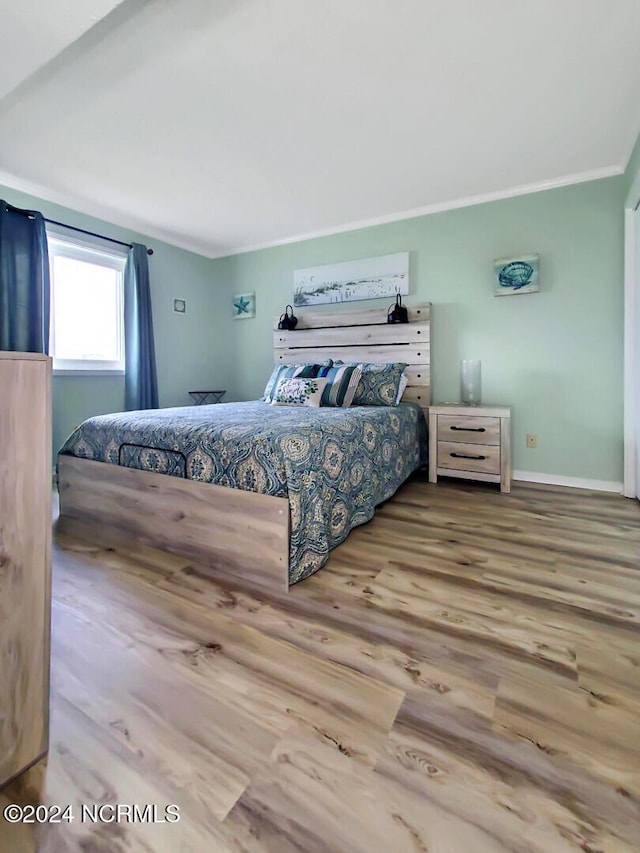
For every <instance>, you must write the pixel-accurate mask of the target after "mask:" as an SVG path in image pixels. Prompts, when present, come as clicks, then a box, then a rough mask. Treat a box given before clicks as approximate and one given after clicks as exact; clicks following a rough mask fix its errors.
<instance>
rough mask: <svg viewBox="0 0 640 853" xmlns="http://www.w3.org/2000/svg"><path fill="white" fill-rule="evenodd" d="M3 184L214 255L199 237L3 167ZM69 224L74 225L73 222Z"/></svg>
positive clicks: (117, 225)
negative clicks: (192, 236) (159, 224)
mask: <svg viewBox="0 0 640 853" xmlns="http://www.w3.org/2000/svg"><path fill="white" fill-rule="evenodd" d="M0 184H2V185H3V186H5V187H7V188H8V189H11V190H15V191H16V192H20V193H25V194H26V195H32V196H36V198H38V199H41V200H42V201H48V202H49V203H50V204H58V205H60V206H61V207H66V208H67V209H68V210H70V211H71V212H72V213H81V214H82V215H84V216H90V217H92V218H93V219H97V220H100V222H101V223H105V224H106V225H112V226H113V227H114V228H117V229H119V230H120V231H131V232H135V233H136V234H138V235H139V236H141V237H143V238H146V237H150V238H151V239H153V240H159V241H160V242H161V243H167V244H168V245H170V246H174V247H175V248H177V249H184V250H185V251H187V252H193V253H194V254H196V255H200V256H202V257H205V258H211V257H213V256H212V255H211V246H210V245H207V244H205V243H201V242H199V241H197V240H189V239H188V238H186V237H184V235H181V234H175V233H173V232H172V231H167V230H164V229H162V228H156V227H154V226H153V225H151V224H149V223H148V222H144V221H143V220H141V219H137V218H136V217H134V216H128V215H126V214H121V213H120V212H119V211H117V210H114V209H113V208H110V207H107V206H106V205H101V204H100V203H99V202H90V201H87V200H86V199H83V198H79V197H77V196H75V195H73V193H66V192H61V191H59V190H53V189H51V188H50V187H46V186H44V185H43V184H39V183H36V182H34V181H28V180H23V179H22V178H19V177H17V176H16V175H12V174H11V173H10V172H5V171H3V170H2V169H0ZM70 224H71V225H73V224H74V223H70Z"/></svg>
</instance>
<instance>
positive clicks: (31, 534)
mask: <svg viewBox="0 0 640 853" xmlns="http://www.w3.org/2000/svg"><path fill="white" fill-rule="evenodd" d="M50 614H51V360H50V359H49V358H48V357H47V356H44V355H36V354H32V353H15V352H0V787H1V786H2V785H3V784H4V783H5V782H7V781H8V780H9V779H11V778H13V777H14V776H17V775H18V774H19V773H21V772H22V771H23V770H25V769H26V768H27V767H28V766H29V765H30V764H33V762H34V761H36V760H37V759H38V758H40V757H41V756H42V755H43V754H44V753H45V752H46V751H47V748H48V729H49V634H50Z"/></svg>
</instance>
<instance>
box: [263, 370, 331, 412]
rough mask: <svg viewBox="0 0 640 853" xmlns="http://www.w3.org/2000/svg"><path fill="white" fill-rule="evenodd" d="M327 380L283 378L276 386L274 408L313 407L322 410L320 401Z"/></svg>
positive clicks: (272, 402) (273, 398) (272, 401)
mask: <svg viewBox="0 0 640 853" xmlns="http://www.w3.org/2000/svg"><path fill="white" fill-rule="evenodd" d="M326 384H327V380H326V379H287V378H286V377H284V378H282V379H281V380H280V381H279V382H278V384H277V385H276V390H275V391H274V392H273V397H272V399H271V405H272V406H311V407H313V408H314V409H319V408H320V400H321V399H322V392H323V391H324V386H325V385H326Z"/></svg>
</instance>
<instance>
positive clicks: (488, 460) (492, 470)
mask: <svg viewBox="0 0 640 853" xmlns="http://www.w3.org/2000/svg"><path fill="white" fill-rule="evenodd" d="M471 420H476V419H475V418H472V419H471ZM478 420H480V419H478ZM438 432H440V430H439V429H438ZM438 468H452V469H453V470H456V471H476V472H478V473H481V474H499V473H500V446H499V445H497V444H491V445H489V444H486V445H485V444H468V443H463V442H461V441H439V442H438Z"/></svg>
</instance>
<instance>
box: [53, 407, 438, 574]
mask: <svg viewBox="0 0 640 853" xmlns="http://www.w3.org/2000/svg"><path fill="white" fill-rule="evenodd" d="M60 452H61V453H62V454H67V455H71V456H77V457H80V458H84V459H92V460H94V461H98V462H106V463H109V464H112V465H124V466H126V467H129V468H138V469H140V470H142V471H153V472H155V473H161V474H167V475H169V476H176V477H183V478H186V479H190V480H197V481H199V482H204V483H214V484H216V485H219V486H227V487H229V488H234V489H244V490H248V491H253V492H260V493H262V494H267V495H274V496H276V497H287V498H288V500H289V506H290V516H291V538H290V545H289V582H290V583H296V582H297V581H299V580H302V579H303V578H305V577H307V576H308V575H310V574H312V573H313V572H315V571H317V570H318V569H319V568H320V567H321V566H322V565H323V564H324V563H325V562H326V561H327V559H328V556H329V552H330V551H331V549H332V548H335V547H336V546H337V545H339V544H340V543H341V542H343V541H344V539H345V538H346V537H347V535H348V533H349V531H350V530H352V529H353V528H354V527H356V526H357V525H359V524H363V523H364V522H366V521H369V520H370V519H371V518H372V517H373V515H374V511H375V507H376V506H377V504H379V503H381V502H382V501H385V500H387V499H388V498H390V497H391V496H392V495H393V494H394V493H395V491H396V490H397V489H398V487H399V486H400V485H401V484H402V483H403V482H404V481H405V480H406V478H407V477H408V476H409V475H410V474H411V473H412V472H413V471H414V470H415V469H416V468H418V467H419V465H421V464H423V463H424V462H426V424H425V421H424V416H423V414H422V411H421V409H420V408H419V407H418V406H417V405H415V404H413V403H401V404H400V405H399V406H396V407H385V406H354V407H352V408H347V409H342V408H329V407H327V408H324V407H323V408H319V409H315V408H307V407H298V406H291V407H289V406H286V407H285V406H282V407H281V406H277V407H276V406H271V405H269V404H268V403H264V402H262V401H253V402H248V403H222V404H217V405H211V406H186V407H180V408H171V409H153V410H147V411H142V412H124V413H119V414H113V415H100V416H98V417H95V418H90V419H89V420H87V421H85V422H84V423H83V424H81V426H79V427H78V429H76V430H75V431H74V432H73V433H72V434H71V435H70V436H69V438H68V439H67V441H66V442H65V444H64V445H63V447H62V448H61V450H60Z"/></svg>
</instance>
